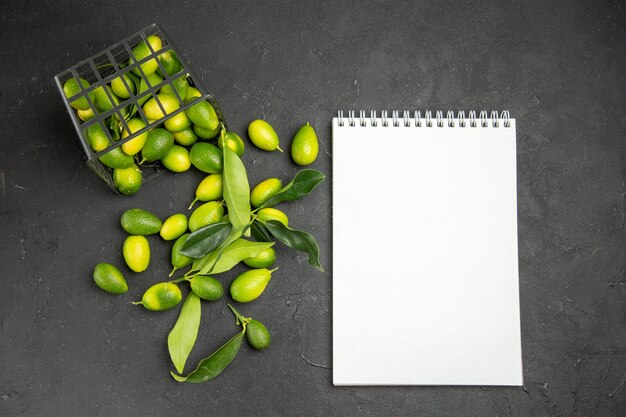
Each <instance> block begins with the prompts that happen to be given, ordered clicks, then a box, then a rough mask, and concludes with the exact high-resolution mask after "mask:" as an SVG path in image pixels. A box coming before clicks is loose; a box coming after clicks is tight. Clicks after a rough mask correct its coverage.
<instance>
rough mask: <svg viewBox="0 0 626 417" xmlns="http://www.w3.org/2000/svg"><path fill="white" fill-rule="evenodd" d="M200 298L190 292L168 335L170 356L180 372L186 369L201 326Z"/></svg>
mask: <svg viewBox="0 0 626 417" xmlns="http://www.w3.org/2000/svg"><path fill="white" fill-rule="evenodd" d="M200 310H201V307H200V298H199V297H198V296H197V295H196V294H194V293H193V292H190V293H189V295H188V296H187V299H186V300H185V302H184V303H183V307H182V309H181V310H180V316H178V320H177V321H176V324H175V325H174V327H173V328H172V331H171V332H170V334H169V336H168V337H167V348H168V350H169V351H170V358H172V362H173V363H174V366H175V367H176V370H177V371H178V373H182V372H183V370H184V369H185V362H187V358H188V357H189V354H190V353H191V349H193V345H194V344H195V343H196V338H197V337H198V328H199V327H200V312H201V311H200Z"/></svg>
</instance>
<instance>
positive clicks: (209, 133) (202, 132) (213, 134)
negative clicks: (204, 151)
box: [193, 125, 220, 140]
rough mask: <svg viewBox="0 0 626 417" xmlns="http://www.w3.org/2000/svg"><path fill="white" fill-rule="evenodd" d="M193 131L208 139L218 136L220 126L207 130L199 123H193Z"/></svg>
mask: <svg viewBox="0 0 626 417" xmlns="http://www.w3.org/2000/svg"><path fill="white" fill-rule="evenodd" d="M193 131H194V133H195V134H196V135H198V137H199V138H201V139H207V140H208V139H213V138H214V137H216V136H217V134H218V133H220V129H219V127H218V128H216V129H214V130H207V129H203V128H201V127H200V126H197V125H193Z"/></svg>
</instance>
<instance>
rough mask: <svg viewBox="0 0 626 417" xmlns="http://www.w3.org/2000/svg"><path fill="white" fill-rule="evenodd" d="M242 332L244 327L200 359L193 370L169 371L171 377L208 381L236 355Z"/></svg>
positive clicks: (194, 381)
mask: <svg viewBox="0 0 626 417" xmlns="http://www.w3.org/2000/svg"><path fill="white" fill-rule="evenodd" d="M244 332H245V327H244V331H243V332H239V333H237V334H236V335H235V336H233V337H232V338H231V339H230V340H229V341H228V342H226V343H225V344H224V345H222V346H221V347H220V348H219V349H217V350H216V351H215V352H214V353H213V354H212V355H211V356H209V357H208V358H204V359H202V360H201V361H200V363H199V364H198V367H197V368H196V369H195V370H194V371H193V372H191V373H189V375H187V376H181V375H176V374H175V373H174V372H170V374H171V375H172V378H174V379H175V380H176V381H178V382H190V383H194V384H199V383H201V382H206V381H210V380H211V379H213V378H215V377H216V376H218V375H219V374H220V373H221V372H222V371H223V370H224V368H226V367H227V366H228V365H229V364H230V363H231V362H232V361H233V359H235V356H237V353H238V352H239V348H240V347H241V341H242V340H243V335H244Z"/></svg>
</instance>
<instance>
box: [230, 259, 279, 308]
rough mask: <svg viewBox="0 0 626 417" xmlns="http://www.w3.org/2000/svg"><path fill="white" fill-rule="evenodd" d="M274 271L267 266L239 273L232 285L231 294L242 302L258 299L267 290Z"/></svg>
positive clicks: (234, 298)
mask: <svg viewBox="0 0 626 417" xmlns="http://www.w3.org/2000/svg"><path fill="white" fill-rule="evenodd" d="M272 272H273V271H270V270H268V269H266V268H262V269H251V270H249V271H246V272H244V273H243V274H241V275H239V276H238V277H237V278H235V280H234V281H233V283H232V284H231V285H230V296H231V297H233V300H235V301H238V302H240V303H248V302H250V301H253V300H256V299H257V298H259V296H260V295H261V294H262V293H263V291H265V287H267V284H268V283H269V282H270V280H271V279H272Z"/></svg>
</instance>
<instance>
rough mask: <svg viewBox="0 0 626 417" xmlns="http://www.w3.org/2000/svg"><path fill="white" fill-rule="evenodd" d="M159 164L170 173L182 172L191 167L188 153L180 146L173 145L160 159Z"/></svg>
mask: <svg viewBox="0 0 626 417" xmlns="http://www.w3.org/2000/svg"><path fill="white" fill-rule="evenodd" d="M161 163H162V164H163V166H164V167H165V168H167V169H169V170H170V171H172V172H184V171H187V170H188V169H189V168H190V167H191V161H190V160H189V151H188V150H187V149H185V148H183V147H182V146H178V145H173V146H172V147H171V148H170V150H169V151H168V152H167V154H166V155H165V156H164V157H163V159H161Z"/></svg>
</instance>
